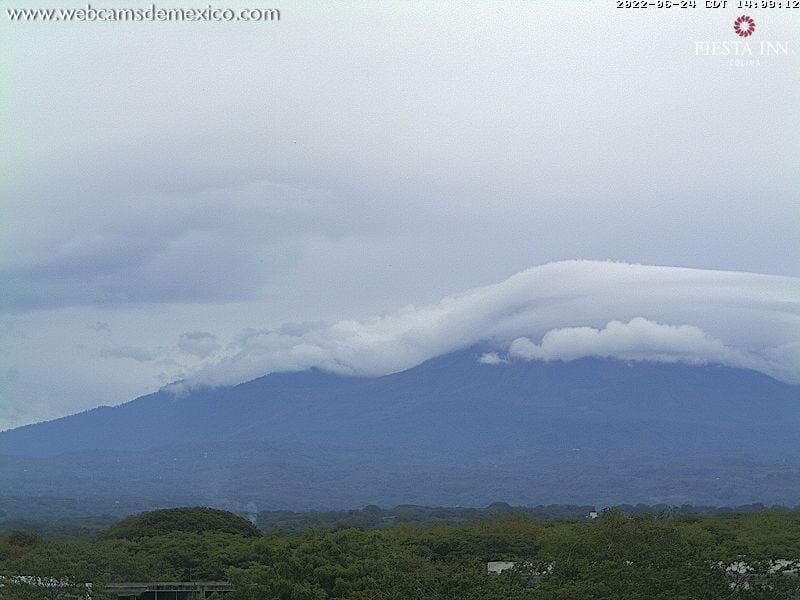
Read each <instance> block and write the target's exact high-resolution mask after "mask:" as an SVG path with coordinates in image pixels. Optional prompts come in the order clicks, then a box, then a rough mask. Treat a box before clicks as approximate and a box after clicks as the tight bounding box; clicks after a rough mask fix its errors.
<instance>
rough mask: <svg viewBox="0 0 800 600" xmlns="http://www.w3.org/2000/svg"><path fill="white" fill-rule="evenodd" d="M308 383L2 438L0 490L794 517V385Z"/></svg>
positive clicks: (115, 410) (469, 365)
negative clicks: (730, 510) (774, 507)
mask: <svg viewBox="0 0 800 600" xmlns="http://www.w3.org/2000/svg"><path fill="white" fill-rule="evenodd" d="M483 352H484V349H483V348H480V347H471V348H469V349H467V350H463V351H459V352H454V353H449V354H446V355H443V356H439V357H437V358H434V359H431V360H428V361H426V362H424V363H422V364H420V365H418V366H416V367H413V368H411V369H408V370H405V371H402V372H399V373H394V374H390V375H384V376H381V377H350V376H344V375H337V374H331V373H326V372H323V371H320V370H317V369H311V370H307V371H301V372H293V373H274V374H270V375H267V376H265V377H261V378H259V379H255V380H252V381H249V382H246V383H242V384H240V385H236V386H232V387H216V388H210V387H209V388H200V389H195V390H193V391H189V392H187V393H183V394H174V393H172V392H170V391H167V390H162V391H159V392H157V393H154V394H150V395H147V396H143V397H140V398H137V399H136V400H133V401H131V402H128V403H126V404H123V405H120V406H116V407H100V408H97V409H94V410H90V411H87V412H84V413H80V414H76V415H73V416H70V417H65V418H62V419H57V420H55V421H50V422H47V423H40V424H36V425H30V426H26V427H21V428H18V429H14V430H10V431H6V432H3V433H0V455H2V457H0V461H2V468H1V469H0V489H2V490H5V491H11V490H13V493H14V494H15V495H21V496H24V495H29V496H54V495H57V496H61V497H65V498H75V499H85V500H87V501H88V500H91V501H92V502H101V503H102V502H106V503H108V504H112V503H114V502H120V501H123V502H130V501H131V500H132V499H134V500H137V501H142V502H147V503H148V505H158V504H160V505H169V504H175V503H185V502H193V503H203V504H210V505H217V506H222V507H230V508H242V507H245V506H247V505H252V504H255V506H256V507H257V508H258V509H268V508H291V509H303V508H317V507H324V508H337V507H353V506H361V505H364V504H379V505H394V504H400V503H419V504H449V505H459V504H461V505H472V506H479V505H486V504H488V503H489V502H493V501H496V500H503V501H508V502H511V503H516V504H526V505H532V504H538V503H553V502H563V503H583V504H598V505H602V504H609V503H621V502H631V503H634V502H646V503H659V502H667V503H684V502H692V503H696V504H717V505H731V504H745V503H749V502H758V501H760V502H766V503H784V504H796V503H797V498H798V497H800V459H799V458H798V456H800V436H798V435H797V432H798V431H800V386H796V385H792V384H788V383H784V382H780V381H778V380H776V379H773V378H771V377H769V376H767V375H764V374H761V373H758V372H755V371H751V370H745V369H737V368H732V367H724V366H716V365H688V364H680V363H656V362H626V361H622V360H616V359H600V358H582V359H579V360H574V361H567V362H565V361H550V362H543V361H536V360H533V361H523V360H512V361H510V362H500V363H499V364H485V361H484V362H481V361H480V359H481V357H482V355H483Z"/></svg>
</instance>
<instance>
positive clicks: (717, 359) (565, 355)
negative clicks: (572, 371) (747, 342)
mask: <svg viewBox="0 0 800 600" xmlns="http://www.w3.org/2000/svg"><path fill="white" fill-rule="evenodd" d="M508 356H509V357H511V358H520V359H523V360H544V361H550V360H564V361H569V360H576V359H578V358H585V357H589V356H593V357H601V358H609V357H613V358H619V359H624V360H633V361H653V362H682V363H689V364H706V363H716V364H722V365H728V366H732V367H741V368H745V369H753V370H756V371H763V372H765V373H773V372H776V371H779V370H780V369H779V365H778V364H772V363H771V362H770V361H769V360H767V359H765V358H764V357H762V356H759V355H758V354H756V353H752V352H747V351H742V350H739V349H737V348H731V347H729V346H726V345H725V344H723V343H722V342H721V341H720V340H717V339H714V338H712V337H710V336H708V335H707V334H706V333H705V332H704V331H703V330H702V329H700V328H699V327H695V326H694V325H664V324H661V323H655V322H653V321H649V320H647V319H645V318H642V317H636V318H635V319H631V320H630V321H629V322H628V323H621V322H619V321H611V322H610V323H608V324H607V325H606V326H605V327H604V328H603V329H595V328H594V327H565V328H561V329H552V330H550V331H548V332H547V333H545V334H544V336H543V337H542V342H541V343H540V344H535V343H534V342H532V341H531V340H530V339H528V338H526V337H521V338H517V339H516V340H514V341H513V342H511V345H510V347H509V349H508ZM503 361H506V362H508V359H504V358H503V357H502V355H500V354H499V353H497V352H490V353H487V354H484V355H483V356H482V357H481V362H484V363H487V364H498V363H500V362H503Z"/></svg>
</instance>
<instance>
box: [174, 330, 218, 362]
mask: <svg viewBox="0 0 800 600" xmlns="http://www.w3.org/2000/svg"><path fill="white" fill-rule="evenodd" d="M178 347H179V348H180V349H181V350H182V351H183V352H186V353H187V354H191V355H193V356H196V357H198V358H208V357H209V356H212V355H214V354H216V352H217V350H219V349H220V348H221V346H220V345H219V343H218V342H217V336H215V335H214V334H213V333H208V332H206V331H190V332H187V333H182V334H181V336H180V339H179V340H178Z"/></svg>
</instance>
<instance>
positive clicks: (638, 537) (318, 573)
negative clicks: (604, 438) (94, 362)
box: [0, 507, 800, 600]
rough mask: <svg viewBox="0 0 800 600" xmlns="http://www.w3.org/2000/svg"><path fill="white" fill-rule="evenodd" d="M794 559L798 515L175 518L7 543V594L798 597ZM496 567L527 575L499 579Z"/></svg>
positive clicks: (2, 547)
mask: <svg viewBox="0 0 800 600" xmlns="http://www.w3.org/2000/svg"><path fill="white" fill-rule="evenodd" d="M365 510H367V511H368V512H369V507H368V509H365ZM373 510H374V509H373ZM797 558H800V511H797V510H777V509H773V510H765V511H762V512H758V513H752V514H727V515H722V516H719V515H718V516H704V515H687V514H679V513H676V512H674V511H662V512H661V513H659V514H652V513H650V514H642V515H631V514H627V515H626V514H624V513H623V512H621V511H620V510H617V509H611V510H606V511H603V512H602V513H600V515H599V516H598V518H596V519H584V520H580V521H576V520H550V521H545V520H540V519H535V518H532V517H530V516H526V515H523V514H519V513H517V512H514V511H513V510H503V511H499V512H497V511H495V514H493V515H488V516H487V515H484V516H483V517H482V518H479V519H475V520H472V521H469V522H463V523H460V524H430V523H427V524H391V523H390V524H388V525H384V526H381V527H376V528H372V529H367V528H362V527H334V528H321V527H316V528H309V529H306V530H304V531H278V530H273V531H269V532H265V533H262V532H258V531H257V530H255V529H254V528H252V527H251V525H250V523H249V522H248V521H247V520H246V519H243V518H241V517H238V516H236V515H232V514H230V513H223V512H222V511H212V510H208V509H177V510H171V511H157V512H155V513H149V514H147V515H140V516H136V517H131V518H128V519H126V520H124V521H121V522H119V523H117V524H116V525H114V526H113V527H112V528H111V529H109V530H107V531H105V532H103V533H101V534H100V535H98V536H93V537H90V538H85V539H52V538H51V539H48V538H44V537H41V536H39V535H37V534H34V533H31V532H25V531H16V532H9V533H6V534H3V535H2V536H0V575H2V576H5V579H3V580H2V581H3V582H4V584H3V587H2V588H0V596H1V597H2V598H3V599H4V600H5V599H15V598H19V599H28V598H29V599H37V598H56V597H59V596H55V595H52V594H53V590H49V591H47V590H44V589H40V586H37V585H33V584H31V583H29V582H28V583H26V582H20V581H15V580H14V579H13V577H14V576H19V575H28V576H35V577H40V578H54V579H57V580H59V581H62V582H63V581H70V582H74V583H75V584H76V587H75V589H74V590H73V592H74V591H76V590H78V591H79V590H81V589H85V588H81V586H80V584H82V583H83V582H93V584H94V585H93V592H92V597H93V598H95V599H98V598H106V597H107V596H106V595H105V592H104V591H103V589H102V588H103V584H104V583H105V582H110V581H159V580H160V581H169V580H172V581H186V580H227V581H230V582H232V583H233V584H234V586H235V589H236V591H235V592H233V593H232V594H229V595H228V596H227V599H228V600H270V599H275V600H323V599H334V598H336V599H350V600H375V599H387V600H388V599H397V600H409V599H410V600H413V599H419V600H422V599H425V600H428V599H430V600H445V599H455V598H458V599H465V600H470V599H474V600H493V599H496V600H514V599H522V598H526V599H561V598H563V599H567V598H615V599H616V598H623V599H626V598H630V599H634V598H642V599H645V598H647V599H652V598H664V599H681V598H685V599H690V598H691V599H698V598H709V599H711V598H794V597H796V596H795V595H796V590H797V589H798V588H800V578H797V577H796V576H795V575H794V574H793V569H794V568H795V567H796V565H795V564H793V563H792V562H791V561H793V560H794V559H797ZM497 560H504V561H515V562H516V567H515V568H514V569H510V570H507V571H504V572H503V573H500V574H488V573H487V564H486V563H487V561H497ZM780 560H784V561H788V562H776V561H780ZM65 591H66V590H61V592H59V593H62V594H63V593H64V592H65ZM48 593H49V594H51V595H47V594H48ZM61 597H66V596H61Z"/></svg>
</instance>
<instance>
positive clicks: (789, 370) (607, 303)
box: [183, 261, 800, 386]
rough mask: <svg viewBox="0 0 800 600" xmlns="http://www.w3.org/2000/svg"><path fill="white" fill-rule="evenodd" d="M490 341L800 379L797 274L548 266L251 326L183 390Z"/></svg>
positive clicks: (555, 353)
mask: <svg viewBox="0 0 800 600" xmlns="http://www.w3.org/2000/svg"><path fill="white" fill-rule="evenodd" d="M475 344H486V345H487V346H488V347H490V348H492V349H494V350H495V352H487V354H485V355H484V356H483V358H482V360H481V362H483V363H490V364H492V363H494V364H497V363H502V362H504V361H507V360H514V359H526V360H573V359H576V358H580V357H584V356H604V357H617V358H621V359H626V360H655V361H668V362H687V363H717V364H723V365H728V366H734V367H743V368H748V369H754V370H757V371H760V372H763V373H766V374H768V375H771V376H773V377H776V378H778V379H782V380H784V381H788V382H793V383H800V279H798V278H792V277H777V276H770V275H758V274H752V273H739V272H729V271H707V270H698V269H684V268H676V267H656V266H645V265H632V264H625V263H612V262H599V261H567V262H557V263H549V264H546V265H542V266H538V267H534V268H531V269H527V270H525V271H522V272H520V273H517V274H516V275H514V276H512V277H510V278H508V279H506V280H505V281H502V282H500V283H496V284H493V285H488V286H485V287H480V288H475V289H473V290H469V291H467V292H465V293H463V294H461V295H458V296H453V297H447V298H444V299H442V300H441V301H440V302H438V303H436V304H431V305H427V306H422V307H415V306H407V307H405V308H402V309H400V310H398V311H396V312H394V313H390V314H387V315H383V316H378V317H373V318H371V319H368V320H365V321H340V322H338V323H335V324H333V325H325V324H321V323H311V324H302V326H296V327H293V326H283V327H281V328H279V329H249V330H246V331H243V332H241V333H240V334H239V335H237V336H236V337H235V338H234V339H233V341H232V342H231V343H230V344H229V345H228V348H227V350H226V351H224V352H223V353H222V354H224V357H223V358H221V359H220V360H218V361H216V362H213V363H211V364H208V365H205V366H204V367H202V368H201V369H199V370H197V371H195V372H193V373H190V374H188V375H187V377H186V378H185V381H184V383H183V385H188V386H199V385H231V384H235V383H240V382H242V381H246V380H248V379H252V378H255V377H259V376H261V375H264V374H267V373H270V372H275V371H292V370H302V369H307V368H310V367H319V368H321V369H325V370H329V371H333V372H337V373H345V374H353V375H364V376H376V375H383V374H386V373H392V372H396V371H401V370H404V369H407V368H410V367H413V366H415V365H417V364H419V363H420V362H423V361H425V360H427V359H429V358H432V357H434V356H438V355H441V354H445V353H447V352H451V351H455V350H458V349H462V348H466V347H469V346H472V345H475Z"/></svg>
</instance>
